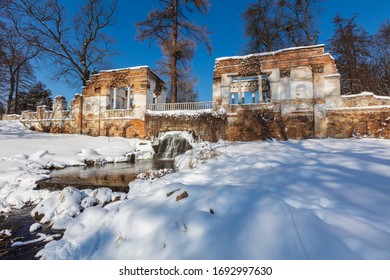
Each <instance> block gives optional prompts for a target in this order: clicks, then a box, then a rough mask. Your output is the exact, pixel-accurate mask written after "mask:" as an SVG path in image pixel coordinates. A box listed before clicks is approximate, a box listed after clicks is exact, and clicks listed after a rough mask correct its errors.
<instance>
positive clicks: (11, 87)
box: [7, 72, 15, 114]
mask: <svg viewBox="0 0 390 280" xmlns="http://www.w3.org/2000/svg"><path fill="white" fill-rule="evenodd" d="M10 74H11V76H10V78H9V93H8V101H7V114H11V107H12V97H13V95H14V91H15V76H14V74H13V73H12V72H11V73H10Z"/></svg>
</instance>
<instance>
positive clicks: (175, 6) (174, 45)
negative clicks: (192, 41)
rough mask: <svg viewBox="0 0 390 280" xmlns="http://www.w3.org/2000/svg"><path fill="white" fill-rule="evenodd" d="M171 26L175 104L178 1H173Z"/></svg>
mask: <svg viewBox="0 0 390 280" xmlns="http://www.w3.org/2000/svg"><path fill="white" fill-rule="evenodd" d="M173 14H174V16H173V25H172V34H171V38H172V50H171V57H170V64H171V65H170V66H171V103H176V102H177V51H178V50H177V37H178V23H177V16H178V0H173Z"/></svg>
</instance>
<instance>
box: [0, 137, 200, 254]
mask: <svg viewBox="0 0 390 280" xmlns="http://www.w3.org/2000/svg"><path fill="white" fill-rule="evenodd" d="M189 140H190V141H189ZM190 142H191V143H194V140H193V138H192V135H190V134H188V133H187V132H167V133H165V134H163V135H161V136H160V138H159V143H158V144H157V145H156V147H155V151H156V155H155V158H153V159H149V160H137V161H136V162H135V163H109V164H103V165H94V166H78V167H67V168H64V169H61V170H53V171H51V172H50V177H51V178H50V179H46V180H43V181H39V182H37V186H36V189H48V190H51V191H55V190H62V189H64V188H65V187H70V186H71V187H75V188H78V189H96V188H101V187H108V188H110V189H112V190H113V191H116V192H128V191H129V183H130V182H131V181H133V180H135V179H136V177H137V175H139V174H141V173H145V172H149V171H154V170H161V169H174V158H175V157H176V156H177V155H179V154H182V153H184V152H185V151H187V150H188V149H191V148H192V147H191V144H190ZM33 208H34V206H26V207H24V208H23V209H19V210H17V209H14V210H12V211H11V212H10V213H7V214H2V213H0V260H1V259H5V260H18V259H19V260H34V259H36V258H35V255H36V253H37V252H38V251H39V250H41V249H42V248H43V247H44V246H45V244H46V243H47V242H48V241H39V242H33V243H29V242H30V241H31V240H36V239H37V238H38V237H39V236H40V235H42V234H45V235H49V236H52V235H55V236H56V239H58V238H60V237H61V236H62V234H63V231H55V230H52V229H51V228H50V226H49V225H42V228H41V229H39V230H38V231H36V232H33V233H30V231H29V230H30V226H31V225H32V224H34V223H35V222H36V221H35V220H34V218H33V217H32V216H31V214H30V212H31V211H32V209H33ZM10 232H11V233H10ZM15 242H22V243H21V244H22V245H21V246H12V244H14V245H15ZM17 244H18V243H17ZM19 244H20V243H19Z"/></svg>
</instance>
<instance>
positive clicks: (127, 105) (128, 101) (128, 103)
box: [126, 86, 132, 110]
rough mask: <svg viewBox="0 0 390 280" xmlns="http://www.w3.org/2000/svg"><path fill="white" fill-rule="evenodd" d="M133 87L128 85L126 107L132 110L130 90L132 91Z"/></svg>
mask: <svg viewBox="0 0 390 280" xmlns="http://www.w3.org/2000/svg"><path fill="white" fill-rule="evenodd" d="M131 90H132V89H131V87H129V86H128V87H127V104H126V108H127V110H130V96H131V94H130V92H131Z"/></svg>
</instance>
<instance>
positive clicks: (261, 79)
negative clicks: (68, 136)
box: [4, 45, 390, 141]
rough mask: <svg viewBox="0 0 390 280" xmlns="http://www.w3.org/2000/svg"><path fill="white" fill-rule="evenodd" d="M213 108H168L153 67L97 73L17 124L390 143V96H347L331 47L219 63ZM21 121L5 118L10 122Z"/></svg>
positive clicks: (126, 133)
mask: <svg viewBox="0 0 390 280" xmlns="http://www.w3.org/2000/svg"><path fill="white" fill-rule="evenodd" d="M212 89H213V95H212V99H213V100H212V102H197V103H178V104H167V103H165V100H166V87H165V84H164V82H163V81H162V80H161V79H160V78H159V77H158V76H157V75H156V74H154V73H153V72H152V71H151V70H150V69H149V67H147V66H141V67H132V68H125V69H117V70H106V71H101V72H100V73H97V74H93V75H92V76H91V78H90V80H89V81H88V84H87V86H86V87H85V88H83V92H82V94H80V95H76V96H75V99H74V100H72V101H71V104H70V109H69V110H66V106H67V104H66V100H65V98H63V97H61V96H57V97H56V98H55V99H54V103H53V110H52V111H48V110H46V108H45V107H38V108H37V112H22V114H21V116H18V117H17V118H18V119H19V120H20V121H21V122H22V123H24V124H25V125H26V126H27V127H29V128H31V129H34V130H38V131H47V132H58V133H82V134H87V135H92V136H98V135H106V136H123V137H139V138H149V139H150V138H153V137H154V136H156V135H158V134H159V133H161V132H165V131H177V130H179V131H183V130H185V131H190V132H192V133H193V135H194V136H195V137H197V138H199V139H202V140H208V141H218V140H219V139H226V140H241V141H252V140H262V139H267V138H275V139H303V138H324V137H335V138H347V137H351V136H354V135H355V136H362V137H363V136H368V137H383V138H390V124H389V123H390V97H380V96H376V95H374V94H372V93H361V94H359V95H345V96H341V95H340V75H339V73H338V71H337V67H336V64H335V61H334V59H333V57H332V56H331V55H330V54H329V53H325V51H324V45H316V46H307V47H298V48H289V49H283V50H279V51H275V52H269V53H259V54H251V55H246V56H233V57H222V58H217V59H216V60H215V66H214V77H213V86H212ZM7 118H8V119H10V118H14V117H11V116H4V119H7Z"/></svg>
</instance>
